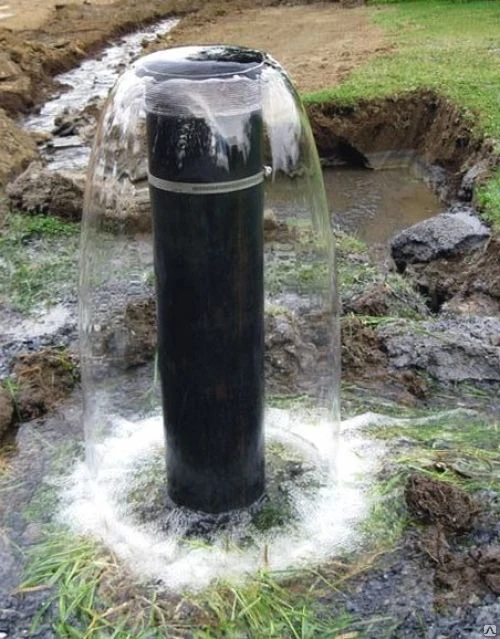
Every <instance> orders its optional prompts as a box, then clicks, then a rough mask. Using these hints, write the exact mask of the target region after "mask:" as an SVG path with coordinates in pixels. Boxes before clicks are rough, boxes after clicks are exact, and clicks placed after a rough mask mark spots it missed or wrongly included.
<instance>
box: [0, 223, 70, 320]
mask: <svg viewBox="0 0 500 639" xmlns="http://www.w3.org/2000/svg"><path fill="white" fill-rule="evenodd" d="M79 237H80V225H79V224H77V223H75V222H63V221H61V220H59V219H57V218H53V217H50V216H39V215H37V216H25V215H20V214H15V213H14V214H10V215H8V216H7V217H6V220H5V225H4V228H3V230H2V235H1V236H0V256H1V258H0V301H1V303H2V304H3V305H4V306H6V307H10V308H12V309H13V310H20V311H29V310H30V309H32V308H34V307H36V306H40V305H43V306H49V305H50V304H52V303H54V301H56V300H57V299H58V298H60V297H61V296H63V295H64V294H65V293H72V292H74V291H75V289H76V280H77V262H78V246H79Z"/></svg>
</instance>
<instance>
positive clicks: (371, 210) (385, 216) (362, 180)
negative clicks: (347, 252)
mask: <svg viewBox="0 0 500 639" xmlns="http://www.w3.org/2000/svg"><path fill="white" fill-rule="evenodd" d="M425 177H426V172H425V169H424V168H423V167H422V166H421V165H420V164H419V162H418V161H417V160H414V159H412V156H411V155H408V156H407V157H404V156H402V157H400V158H398V162H397V163H395V162H391V163H387V164H385V165H384V164H380V166H379V167H377V169H375V170H373V169H359V168H347V167H346V168H337V169H325V170H324V171H323V179H324V182H325V190H326V196H327V200H328V205H329V208H330V211H331V213H332V216H333V221H334V223H335V225H336V226H339V227H340V228H341V229H342V230H343V231H346V232H347V233H349V234H353V235H356V236H357V237H358V238H359V239H360V240H362V241H363V242H365V243H366V244H367V245H368V246H369V247H372V248H373V249H375V248H377V249H378V251H380V250H383V249H384V248H385V247H387V243H388V242H389V241H390V239H391V238H392V237H393V236H394V235H395V234H396V233H398V232H399V231H402V230H403V229H405V228H408V227H409V226H412V225H413V224H417V223H418V222H421V221H422V220H425V219H427V218H429V217H432V216H433V215H436V214H437V213H440V212H442V211H443V209H444V207H443V204H442V203H441V202H440V201H439V199H438V197H437V196H436V195H435V194H434V193H433V192H432V191H431V189H430V188H429V187H428V186H427V184H426V183H425Z"/></svg>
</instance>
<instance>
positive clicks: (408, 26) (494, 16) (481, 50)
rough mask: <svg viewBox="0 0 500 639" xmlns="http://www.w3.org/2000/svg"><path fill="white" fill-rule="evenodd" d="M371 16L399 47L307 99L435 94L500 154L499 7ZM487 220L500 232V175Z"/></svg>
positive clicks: (436, 6)
mask: <svg viewBox="0 0 500 639" xmlns="http://www.w3.org/2000/svg"><path fill="white" fill-rule="evenodd" d="M370 4H371V5H388V6H383V7H381V6H371V7H368V9H367V11H368V12H369V13H368V15H369V17H370V19H371V20H372V21H373V22H374V23H375V24H376V25H378V26H379V27H381V28H382V29H383V30H384V31H385V32H386V34H387V37H388V41H389V42H390V43H392V44H393V45H394V49H393V50H392V51H389V52H388V53H385V54H383V55H379V56H376V57H373V58H370V59H369V60H368V61H367V62H366V63H365V64H363V65H362V66H360V67H358V68H357V69H355V70H354V71H353V72H352V74H351V75H350V76H349V78H348V79H347V80H346V81H345V82H343V83H342V84H341V85H340V86H338V87H334V88H328V87H327V88H325V89H322V90H320V91H316V92H314V93H310V94H307V95H306V96H304V100H305V102H308V103H317V102H320V103H321V102H327V101H335V102H337V103H344V104H353V103H356V102H358V101H359V100H361V99H363V100H369V99H373V98H382V97H386V96H390V95H394V94H402V93H407V92H410V91H415V90H422V89H432V90H435V91H436V92H438V93H439V94H441V95H444V96H445V97H447V98H449V99H450V100H451V101H452V102H453V103H455V104H456V105H458V106H459V107H461V109H462V112H463V115H464V117H465V118H467V119H468V120H469V121H470V124H471V128H472V129H473V131H475V133H476V134H477V135H478V136H481V135H483V134H485V135H486V136H488V137H490V138H492V139H493V141H494V142H495V143H496V145H497V148H499V149H500V91H499V89H498V87H499V86H500V61H499V51H500V2H499V1H498V0H475V1H469V2H466V1H464V2H460V1H454V0H412V1H400V2H390V1H389V2H387V1H386V2H384V1H380V0H375V1H372V2H371V3H370ZM480 203H481V206H482V207H483V209H484V212H485V218H486V219H487V220H488V221H490V222H491V223H492V224H493V225H494V226H495V227H496V228H497V229H499V228H500V173H499V172H497V173H496V175H495V176H494V177H493V179H492V181H491V182H489V183H488V184H487V185H486V187H484V189H483V190H482V191H481V198H480Z"/></svg>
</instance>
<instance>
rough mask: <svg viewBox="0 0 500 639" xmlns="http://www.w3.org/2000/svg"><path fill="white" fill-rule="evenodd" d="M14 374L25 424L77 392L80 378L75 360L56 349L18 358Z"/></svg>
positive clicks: (19, 406)
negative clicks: (76, 385) (74, 390)
mask: <svg viewBox="0 0 500 639" xmlns="http://www.w3.org/2000/svg"><path fill="white" fill-rule="evenodd" d="M13 375H14V377H15V379H16V382H17V385H18V389H19V390H18V393H17V397H16V403H17V407H18V411H19V414H20V417H21V419H22V420H24V421H28V420H31V419H36V418H37V417H40V416H41V415H43V414H44V413H46V412H47V411H49V410H52V409H53V408H55V407H56V406H57V405H58V404H59V403H60V402H61V401H62V400H63V399H64V398H65V397H66V396H67V395H69V393H70V392H71V391H72V390H73V388H74V387H75V384H76V382H77V379H78V374H77V369H76V362H75V360H74V358H73V357H72V356H71V355H70V354H69V353H68V352H67V351H65V350H61V349H56V348H47V349H44V350H42V351H37V352H34V353H25V354H23V355H19V356H17V357H16V363H15V364H14V369H13Z"/></svg>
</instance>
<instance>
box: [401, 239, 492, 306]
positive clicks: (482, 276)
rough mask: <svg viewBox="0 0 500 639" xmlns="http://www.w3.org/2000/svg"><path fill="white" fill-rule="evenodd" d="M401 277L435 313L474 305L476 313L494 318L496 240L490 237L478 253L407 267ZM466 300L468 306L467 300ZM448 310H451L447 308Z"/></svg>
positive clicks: (463, 254)
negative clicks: (450, 303)
mask: <svg viewBox="0 0 500 639" xmlns="http://www.w3.org/2000/svg"><path fill="white" fill-rule="evenodd" d="M405 276H406V277H408V278H411V279H412V280H414V282H415V283H416V285H417V286H418V288H419V290H420V291H422V292H423V293H424V294H425V295H427V296H428V298H429V306H430V307H431V309H432V310H433V311H435V312H438V311H440V310H441V308H443V310H444V308H445V306H444V304H445V303H446V302H447V301H448V300H451V299H452V298H455V302H454V304H457V303H459V304H463V303H465V304H469V306H470V307H472V306H473V305H474V304H477V305H478V311H479V313H480V314H486V315H497V312H496V311H495V308H496V307H498V306H499V305H500V238H495V237H493V238H491V239H490V241H489V242H488V243H487V244H486V245H485V246H484V247H483V248H482V249H481V250H478V251H474V252H473V253H462V254H459V255H456V256H452V257H450V258H446V257H443V258H440V259H437V260H433V261H432V262H429V263H428V264H410V265H408V267H407V268H406V271H405ZM468 299H470V300H471V301H470V303H469V302H467V300H468ZM486 309H487V310H486ZM450 310H451V309H450Z"/></svg>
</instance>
